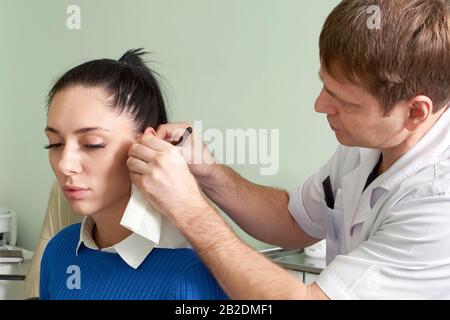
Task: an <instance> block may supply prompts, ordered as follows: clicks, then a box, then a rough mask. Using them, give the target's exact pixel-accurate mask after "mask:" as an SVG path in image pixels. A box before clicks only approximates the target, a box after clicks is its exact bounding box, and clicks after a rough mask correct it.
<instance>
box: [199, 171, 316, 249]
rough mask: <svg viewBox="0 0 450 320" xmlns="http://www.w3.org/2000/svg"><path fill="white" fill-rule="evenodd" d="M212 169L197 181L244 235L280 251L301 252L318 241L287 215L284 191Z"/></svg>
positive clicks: (232, 173)
mask: <svg viewBox="0 0 450 320" xmlns="http://www.w3.org/2000/svg"><path fill="white" fill-rule="evenodd" d="M213 166H214V169H213V170H211V172H210V174H209V175H208V176H205V177H200V178H198V179H197V181H198V182H199V184H200V186H201V188H202V190H203V192H205V194H206V195H207V196H208V197H209V198H210V199H211V200H212V201H213V202H214V203H215V204H217V205H218V206H219V207H220V208H221V209H222V210H223V211H224V212H225V213H226V214H227V215H228V216H229V217H230V218H231V219H233V221H235V222H236V223H237V224H238V225H239V226H240V227H241V228H242V229H243V230H244V231H245V232H247V233H248V234H250V235H251V236H253V237H254V238H256V239H258V240H261V241H263V242H267V243H271V244H275V245H278V246H280V247H283V248H303V247H307V246H309V245H312V244H314V243H316V242H317V241H318V239H315V238H313V237H311V236H309V235H308V234H307V233H306V232H304V231H303V229H302V228H300V226H299V225H298V224H297V222H296V221H295V220H294V218H293V217H292V215H291V214H290V213H289V210H288V202H289V195H288V193H287V192H286V191H283V190H279V189H275V188H270V187H266V186H261V185H257V184H254V183H251V182H250V181H248V180H246V179H244V178H243V177H241V176H240V175H239V174H238V173H236V172H235V171H233V170H232V169H231V168H229V167H227V166H225V165H222V164H214V165H213ZM256 221H257V223H255V222H256Z"/></svg>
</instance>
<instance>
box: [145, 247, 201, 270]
mask: <svg viewBox="0 0 450 320" xmlns="http://www.w3.org/2000/svg"><path fill="white" fill-rule="evenodd" d="M149 258H150V260H154V261H160V262H162V261H166V263H167V264H169V265H176V266H178V268H179V269H189V268H191V267H193V266H196V265H201V264H202V261H201V260H200V258H199V257H198V256H197V254H196V253H195V251H194V250H193V249H190V248H178V249H164V248H155V249H153V251H152V252H151V253H150V255H149Z"/></svg>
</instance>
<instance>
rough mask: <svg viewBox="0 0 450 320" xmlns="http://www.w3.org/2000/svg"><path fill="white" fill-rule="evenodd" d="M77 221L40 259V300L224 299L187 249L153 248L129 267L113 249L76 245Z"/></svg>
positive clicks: (222, 294)
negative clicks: (78, 247) (143, 257)
mask: <svg viewBox="0 0 450 320" xmlns="http://www.w3.org/2000/svg"><path fill="white" fill-rule="evenodd" d="M80 226H81V224H74V225H71V226H69V227H67V228H65V229H64V230H62V231H61V232H59V233H58V234H57V235H56V236H55V237H54V238H53V239H52V240H51V241H50V242H49V243H48V245H47V247H46V249H45V252H44V255H43V257H42V262H41V275H40V277H41V278H40V298H41V299H64V300H71V299H93V300H101V299H108V300H116V299H120V300H128V299H130V300H150V299H152V300H153V299H154V300H199V299H200V300H222V299H228V298H227V296H226V295H225V293H224V292H223V291H222V289H221V288H220V287H219V285H218V284H217V282H216V281H215V280H214V278H213V277H212V275H211V273H210V272H209V271H208V270H207V269H206V267H205V266H204V265H203V264H202V262H201V261H200V260H199V258H198V257H197V255H196V254H195V252H194V251H193V250H191V249H158V248H155V249H153V250H152V251H151V252H150V254H149V255H148V256H147V258H146V259H145V260H144V262H142V264H141V265H140V266H139V267H138V268H137V269H133V268H132V267H130V266H129V265H127V264H126V262H125V261H123V260H122V258H121V257H120V256H119V255H118V254H115V253H107V252H102V251H100V250H91V249H89V248H87V247H85V246H84V245H81V246H80V249H79V251H78V256H77V254H76V247H77V245H78V241H79V239H80Z"/></svg>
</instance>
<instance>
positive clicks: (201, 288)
mask: <svg viewBox="0 0 450 320" xmlns="http://www.w3.org/2000/svg"><path fill="white" fill-rule="evenodd" d="M170 299H172V300H229V298H228V297H227V295H226V294H225V292H224V291H223V290H222V288H221V287H220V286H219V284H218V283H217V281H216V280H215V279H214V277H213V276H212V274H211V273H210V271H209V270H208V269H207V268H206V267H205V266H204V265H203V264H201V263H199V264H195V265H194V266H192V267H190V268H189V269H188V270H187V271H186V272H185V273H184V275H183V276H182V277H181V278H180V280H179V281H177V282H176V283H175V285H174V286H173V289H172V291H171V298H170Z"/></svg>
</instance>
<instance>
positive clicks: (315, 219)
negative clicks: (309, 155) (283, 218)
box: [288, 146, 343, 239]
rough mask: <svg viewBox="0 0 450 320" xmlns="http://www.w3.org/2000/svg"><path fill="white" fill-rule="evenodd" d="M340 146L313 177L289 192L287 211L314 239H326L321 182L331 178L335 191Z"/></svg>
mask: <svg viewBox="0 0 450 320" xmlns="http://www.w3.org/2000/svg"><path fill="white" fill-rule="evenodd" d="M342 148H343V147H342V146H339V147H338V148H337V150H336V152H335V153H334V155H333V156H332V157H331V159H330V160H329V161H328V162H327V163H326V164H325V165H324V166H323V167H322V168H321V169H320V170H319V171H318V172H317V173H316V174H314V175H312V176H310V177H309V178H307V179H306V181H305V182H304V183H303V184H301V185H300V186H298V187H297V188H295V189H294V190H292V191H291V192H289V204H288V209H289V212H290V213H291V215H292V216H293V218H294V219H295V221H296V222H297V223H298V224H299V226H300V227H301V228H302V229H303V230H304V231H305V232H306V233H308V234H309V235H310V236H311V237H314V238H316V239H324V238H325V237H326V233H327V232H326V228H325V226H324V223H323V216H324V215H325V214H326V212H327V211H326V210H327V207H326V204H325V202H324V198H325V195H324V191H323V187H322V182H323V181H324V180H325V179H326V178H327V177H328V176H330V177H331V183H332V189H333V191H334V190H336V188H337V187H336V185H337V183H338V182H339V179H338V173H339V171H340V169H339V157H341V156H342V151H343V150H342Z"/></svg>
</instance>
